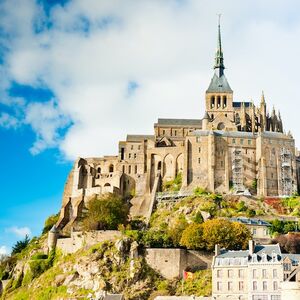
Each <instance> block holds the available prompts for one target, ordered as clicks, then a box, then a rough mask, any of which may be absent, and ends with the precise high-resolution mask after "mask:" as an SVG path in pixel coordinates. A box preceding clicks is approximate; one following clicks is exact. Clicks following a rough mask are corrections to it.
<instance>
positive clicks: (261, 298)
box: [212, 241, 300, 300]
mask: <svg viewBox="0 0 300 300" xmlns="http://www.w3.org/2000/svg"><path fill="white" fill-rule="evenodd" d="M299 259H300V255H299V254H283V253H281V250H280V247H279V245H278V244H277V245H255V243H254V242H253V241H249V249H248V250H244V251H227V250H222V251H221V250H220V249H219V247H218V245H217V246H216V253H215V256H214V258H213V263H212V298H213V299H239V300H242V299H244V300H246V299H247V300H280V299H286V298H282V284H283V283H285V284H286V283H287V282H298V274H297V272H296V271H297V270H298V268H299ZM292 264H293V266H292ZM289 277H294V278H293V280H290V278H289Z"/></svg>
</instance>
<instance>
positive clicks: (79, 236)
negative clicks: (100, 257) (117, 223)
mask: <svg viewBox="0 0 300 300" xmlns="http://www.w3.org/2000/svg"><path fill="white" fill-rule="evenodd" d="M121 236H122V234H121V232H119V231H117V230H97V231H91V232H80V231H77V232H72V233H71V237H68V238H59V239H58V240H57V245H56V247H57V248H58V249H60V250H61V251H62V252H63V253H64V254H68V253H74V252H76V251H78V250H79V249H81V248H83V247H91V246H93V245H95V244H97V243H101V242H104V241H107V240H115V239H118V238H120V237H121Z"/></svg>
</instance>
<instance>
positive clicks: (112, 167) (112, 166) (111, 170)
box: [109, 165, 114, 173]
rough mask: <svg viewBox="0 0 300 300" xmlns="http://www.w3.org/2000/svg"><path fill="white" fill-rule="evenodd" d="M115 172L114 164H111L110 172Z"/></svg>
mask: <svg viewBox="0 0 300 300" xmlns="http://www.w3.org/2000/svg"><path fill="white" fill-rule="evenodd" d="M113 172H114V165H110V166H109V173H113Z"/></svg>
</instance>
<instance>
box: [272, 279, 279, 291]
mask: <svg viewBox="0 0 300 300" xmlns="http://www.w3.org/2000/svg"><path fill="white" fill-rule="evenodd" d="M273 290H274V291H277V290H278V282H277V281H274V282H273Z"/></svg>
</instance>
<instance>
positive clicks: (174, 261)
mask: <svg viewBox="0 0 300 300" xmlns="http://www.w3.org/2000/svg"><path fill="white" fill-rule="evenodd" d="M145 259H146V261H147V264H148V265H149V266H150V267H151V268H153V269H154V270H156V271H158V272H159V273H160V274H161V275H162V276H163V277H165V278H167V279H174V278H181V277H182V274H183V271H185V270H186V269H191V270H194V271H195V270H204V269H207V268H208V267H210V264H211V260H212V257H211V256H208V255H207V254H204V253H201V252H200V251H191V250H185V249H163V248H148V249H146V253H145Z"/></svg>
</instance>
